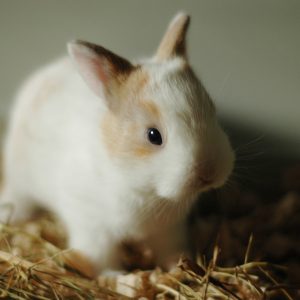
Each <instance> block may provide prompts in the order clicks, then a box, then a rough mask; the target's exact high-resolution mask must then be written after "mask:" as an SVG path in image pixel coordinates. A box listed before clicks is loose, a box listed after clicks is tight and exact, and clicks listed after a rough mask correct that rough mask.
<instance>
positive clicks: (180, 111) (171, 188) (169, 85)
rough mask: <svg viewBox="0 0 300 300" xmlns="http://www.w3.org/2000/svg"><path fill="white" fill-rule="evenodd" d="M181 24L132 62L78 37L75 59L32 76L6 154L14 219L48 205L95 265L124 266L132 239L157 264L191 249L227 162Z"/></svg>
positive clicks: (223, 139) (5, 195) (6, 191)
mask: <svg viewBox="0 0 300 300" xmlns="http://www.w3.org/2000/svg"><path fill="white" fill-rule="evenodd" d="M188 24H189V17H188V16H187V15H186V14H183V13H180V14H178V15H177V16H176V17H175V18H174V20H173V21H172V22H171V24H170V25H169V27H168V29H167V32H166V33H165V35H164V37H163V39H162V42H161V44H160V46H159V48H158V50H157V52H156V54H155V56H154V57H153V58H152V59H149V60H144V61H141V62H139V63H136V64H132V63H130V62H129V61H127V60H126V59H124V58H121V57H119V56H117V55H115V54H113V53H112V52H110V51H109V50H107V49H105V48H102V47H101V46H97V45H94V44H91V43H88V42H84V41H75V42H71V43H69V45H68V49H69V54H70V57H71V59H70V58H64V59H61V60H59V61H57V62H55V63H53V64H51V65H49V66H47V67H45V68H43V69H42V70H40V71H38V72H37V73H36V74H34V75H33V76H32V77H31V78H30V79H29V81H28V82H27V83H26V84H25V85H24V87H23V88H22V90H21V92H20V93H19V96H18V99H17V102H16V105H15V107H14V110H13V113H12V116H11V120H10V124H9V130H8V135H7V139H6V144H5V149H4V182H3V190H2V203H3V204H4V203H9V204H10V205H12V206H13V215H12V220H13V221H19V220H24V219H26V218H28V217H29V216H30V214H31V213H32V211H33V209H34V208H35V207H36V206H42V207H45V208H47V209H49V210H50V211H53V212H54V213H55V214H57V215H58V216H59V217H60V218H61V219H62V220H63V221H64V223H65V225H66V229H67V231H68V234H69V245H70V247H72V248H74V249H77V250H79V251H81V252H82V253H84V254H85V255H86V256H88V257H89V258H90V259H91V261H92V262H93V263H94V264H95V267H96V268H97V270H105V269H111V270H113V269H118V268H120V261H119V254H118V251H119V246H120V244H121V243H122V241H124V240H127V239H132V240H135V241H143V242H144V243H146V245H148V246H149V247H150V249H152V251H153V253H154V256H155V259H156V262H157V264H159V265H162V266H165V265H166V263H167V262H168V261H169V260H170V258H172V257H173V256H174V255H176V254H177V253H180V252H181V251H183V250H184V249H186V245H187V244H186V237H187V234H186V232H185V225H184V224H185V219H186V216H187V213H188V212H189V209H190V207H191V205H192V204H193V203H194V201H195V199H196V198H197V196H198V195H199V194H200V193H201V192H203V191H206V190H209V189H211V188H217V187H220V186H221V185H223V184H224V183H225V181H226V180H227V178H228V176H229V175H230V173H231V171H232V168H233V162H234V154H233V151H232V149H231V146H230V144H229V141H228V138H227V136H226V135H225V133H224V132H223V130H222V129H221V128H220V127H219V125H218V122H217V119H216V112H215V107H214V105H213V103H212V101H211V99H210V97H209V95H208V94H207V92H206V91H205V89H204V87H203V86H202V85H201V83H200V82H199V80H198V79H197V77H196V75H195V74H194V72H193V71H192V69H191V67H190V65H189V63H188V60H187V56H186V43H185V36H186V31H187V28H188ZM1 210H2V211H1V215H2V221H4V220H3V219H4V215H5V209H4V208H1Z"/></svg>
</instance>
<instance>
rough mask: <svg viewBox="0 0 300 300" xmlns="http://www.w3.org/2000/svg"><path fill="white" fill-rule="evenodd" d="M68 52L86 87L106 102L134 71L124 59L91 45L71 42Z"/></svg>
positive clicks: (83, 42)
mask: <svg viewBox="0 0 300 300" xmlns="http://www.w3.org/2000/svg"><path fill="white" fill-rule="evenodd" d="M68 50H69V54H70V56H71V58H72V59H73V61H74V62H75V66H76V67H77V69H78V71H79V73H80V75H81V76H82V77H83V79H84V80H85V82H86V83H87V85H88V86H89V87H90V88H91V89H92V90H93V91H94V92H95V93H96V94H97V95H98V96H100V97H101V98H105V99H106V100H107V98H109V97H107V96H109V95H112V94H114V90H115V89H118V87H119V86H120V85H121V84H122V81H124V80H125V79H126V78H127V77H128V76H129V74H130V73H131V71H132V70H133V69H134V66H133V65H132V64H131V63H130V62H129V61H127V60H126V59H124V58H122V57H120V56H118V55H116V54H114V53H112V52H111V51H109V50H107V49H105V48H103V47H101V46H98V45H95V44H92V43H88V42H85V41H73V42H70V43H68ZM107 101H109V100H107ZM108 104H109V105H110V103H108Z"/></svg>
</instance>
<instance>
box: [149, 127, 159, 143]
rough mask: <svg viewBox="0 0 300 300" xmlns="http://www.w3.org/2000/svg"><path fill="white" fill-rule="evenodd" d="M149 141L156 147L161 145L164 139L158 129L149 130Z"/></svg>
mask: <svg viewBox="0 0 300 300" xmlns="http://www.w3.org/2000/svg"><path fill="white" fill-rule="evenodd" d="M147 133H148V140H149V141H150V143H151V144H154V145H161V144H162V138H161V134H160V132H159V131H158V130H157V129H156V128H149V129H148V132H147Z"/></svg>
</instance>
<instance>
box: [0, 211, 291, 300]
mask: <svg viewBox="0 0 300 300" xmlns="http://www.w3.org/2000/svg"><path fill="white" fill-rule="evenodd" d="M50 240H51V242H49V241H50ZM250 240H251V239H250ZM0 241H1V242H0V249H1V251H0V274H1V275H0V297H1V298H6V299H20V300H21V299H44V300H46V299H178V300H179V299H180V300H185V299H207V300H208V299H224V300H225V299H233V300H238V299H253V300H254V299H255V300H258V299H271V298H272V297H273V296H274V297H275V295H281V299H292V297H291V296H290V295H289V292H288V291H287V290H286V287H285V286H284V285H281V284H279V283H278V282H277V281H276V280H275V279H274V278H273V276H272V275H271V273H272V272H271V270H276V269H277V270H278V269H280V270H282V268H281V267H278V266H272V265H270V264H268V263H265V262H249V261H248V260H249V255H250V250H251V249H250V248H251V242H249V244H248V247H247V250H246V255H245V259H244V263H243V264H241V265H239V266H235V267H233V268H226V267H225V268H221V267H219V266H218V257H219V253H220V248H219V247H217V246H215V248H214V251H213V257H212V259H211V261H210V262H209V263H205V260H204V259H203V258H200V257H199V258H198V261H197V263H196V262H192V261H190V260H188V259H186V258H182V259H181V260H180V261H179V262H178V265H177V267H176V268H175V269H173V270H172V271H170V272H163V271H161V270H160V269H158V268H155V269H152V270H148V271H139V270H137V271H133V272H131V273H128V274H119V275H116V276H103V275H101V276H99V277H98V278H96V279H92V278H90V274H91V272H90V268H91V266H90V264H89V262H88V261H87V260H86V259H85V258H84V257H80V256H79V254H78V253H76V252H72V251H68V250H63V247H65V244H66V243H65V234H64V233H63V232H62V230H61V224H60V223H59V222H58V221H57V220H55V219H54V218H53V217H51V216H49V215H42V216H41V217H40V218H38V219H36V220H34V221H30V222H26V223H25V224H22V225H20V226H10V225H4V224H2V225H1V226H0Z"/></svg>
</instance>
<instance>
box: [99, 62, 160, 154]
mask: <svg viewBox="0 0 300 300" xmlns="http://www.w3.org/2000/svg"><path fill="white" fill-rule="evenodd" d="M148 80H149V77H148V74H147V73H146V72H145V71H144V70H142V69H141V68H138V69H136V71H135V72H132V73H131V74H130V76H129V77H128V78H127V81H126V82H125V83H124V85H121V86H120V88H119V89H117V90H116V91H115V92H116V94H115V95H116V97H115V99H119V100H117V101H119V103H118V108H119V109H118V111H114V112H108V113H107V115H106V116H104V118H103V120H102V122H101V131H102V137H103V139H104V143H105V144H106V146H107V149H108V152H109V153H110V154H111V155H113V156H116V157H118V156H120V157H121V156H123V155H128V156H130V157H141V158H143V157H147V156H150V155H151V154H153V153H155V151H156V149H155V147H153V145H151V144H150V143H149V144H148V141H147V139H146V137H145V136H144V135H143V132H144V131H145V130H146V129H147V128H146V126H148V125H149V123H155V122H157V120H159V119H160V112H159V108H158V107H157V106H156V105H155V103H153V102H151V100H143V99H144V97H143V92H144V89H145V87H146V86H147V83H148ZM115 99H114V100H115ZM128 115H130V116H132V117H128ZM141 116H142V117H141ZM144 119H145V122H143V120H144ZM140 120H142V121H140Z"/></svg>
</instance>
